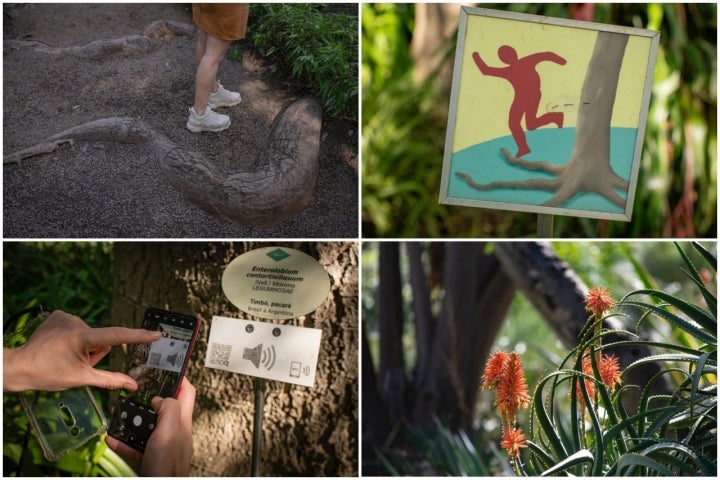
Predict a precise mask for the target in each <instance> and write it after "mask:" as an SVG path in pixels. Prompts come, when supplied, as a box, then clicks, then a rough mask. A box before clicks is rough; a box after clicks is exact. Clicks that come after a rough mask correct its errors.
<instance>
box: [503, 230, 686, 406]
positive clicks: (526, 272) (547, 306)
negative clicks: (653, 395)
mask: <svg viewBox="0 0 720 480" xmlns="http://www.w3.org/2000/svg"><path fill="white" fill-rule="evenodd" d="M495 251H496V255H497V258H498V259H499V260H500V262H501V263H502V266H503V269H504V270H505V272H507V274H508V275H509V276H510V278H511V279H512V282H513V283H514V284H515V286H517V288H518V290H520V291H521V292H522V293H523V294H524V295H525V296H526V297H527V299H528V300H529V301H530V303H532V304H533V306H534V307H535V308H536V309H537V310H538V312H540V314H541V315H542V316H543V318H544V319H545V321H546V322H547V323H548V324H549V325H550V327H551V328H552V329H553V330H554V331H555V333H556V334H557V336H558V338H559V339H560V340H561V341H562V343H563V344H564V345H565V346H566V347H568V348H572V347H574V346H576V345H577V344H578V337H579V335H580V333H581V331H582V329H583V327H584V326H585V324H586V323H587V320H588V317H589V314H588V312H587V311H586V310H585V295H586V293H587V291H588V287H587V286H586V285H585V284H584V283H583V281H582V280H581V279H580V277H578V276H577V275H576V274H575V272H573V271H572V269H571V268H570V266H569V265H568V264H567V263H565V262H564V261H562V260H561V259H559V258H558V257H557V254H556V253H555V251H554V250H553V248H552V246H551V245H550V244H548V243H542V242H499V243H497V244H496V245H495ZM604 327H605V328H608V329H615V330H619V329H625V325H623V324H622V322H620V321H619V320H618V318H617V317H610V318H607V319H605V321H604ZM621 340H629V338H628V336H627V335H624V334H613V335H608V336H606V337H604V339H603V343H610V342H616V341H621ZM610 351H611V352H612V353H614V354H616V355H617V356H618V357H619V361H620V366H621V368H624V367H626V366H627V365H629V364H631V363H632V362H634V361H636V360H638V359H640V358H644V357H647V356H649V355H650V351H649V350H648V349H647V348H646V347H640V346H630V347H615V348H613V349H612V350H608V352H610ZM659 371H660V370H659V367H658V366H657V365H655V364H646V365H643V366H640V367H637V368H633V369H632V370H630V371H629V372H627V373H626V374H625V376H624V377H623V382H624V383H626V384H631V385H639V386H641V387H642V386H644V385H645V383H646V382H647V380H648V379H649V378H651V377H652V376H653V375H654V374H655V373H658V372H659ZM655 391H656V392H657V393H670V392H671V391H672V389H671V388H670V386H669V385H667V383H666V381H665V380H664V379H662V378H661V379H660V381H658V382H656V384H655ZM637 393H639V392H638V391H637V390H629V391H628V392H627V394H626V395H625V396H624V397H623V404H624V405H625V406H626V408H627V409H628V410H629V411H635V410H636V409H637V401H638V397H636V396H635V394H637Z"/></svg>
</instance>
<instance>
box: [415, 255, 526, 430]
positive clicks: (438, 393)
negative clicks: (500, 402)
mask: <svg viewBox="0 0 720 480" xmlns="http://www.w3.org/2000/svg"><path fill="white" fill-rule="evenodd" d="M484 248H485V244H484V243H481V242H468V243H461V242H451V243H448V244H446V246H445V273H444V281H445V284H444V294H445V299H444V301H443V304H442V311H441V314H440V318H439V321H438V323H437V327H436V328H435V331H434V333H433V343H432V345H431V349H430V352H429V358H428V360H427V365H428V369H427V373H426V375H424V376H423V377H421V378H418V380H417V384H418V392H417V399H416V403H415V408H414V414H413V422H414V423H415V424H416V425H419V426H425V427H428V426H431V425H432V419H433V417H435V416H437V417H439V418H442V419H444V420H446V421H447V422H448V423H449V425H450V426H451V428H464V429H466V430H467V431H472V413H473V411H472V409H473V405H474V404H475V399H476V396H477V391H478V387H479V385H480V380H481V377H482V368H483V365H484V363H485V360H486V358H487V355H488V353H489V351H490V347H491V346H492V342H493V339H494V338H495V336H496V334H497V332H498V330H499V329H500V325H501V324H502V321H503V320H504V318H505V315H506V313H507V310H508V308H509V307H510V303H511V302H512V298H513V295H514V293H515V288H514V286H513V285H512V283H511V282H510V281H509V278H508V276H507V275H506V274H505V273H504V272H503V271H502V269H501V268H500V264H499V262H498V261H497V259H496V258H495V257H494V256H493V255H488V254H486V253H485V252H484Z"/></svg>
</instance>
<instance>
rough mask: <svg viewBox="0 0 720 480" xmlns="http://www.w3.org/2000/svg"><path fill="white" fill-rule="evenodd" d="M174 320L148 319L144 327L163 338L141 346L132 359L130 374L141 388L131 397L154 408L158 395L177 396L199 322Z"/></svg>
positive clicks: (129, 365)
mask: <svg viewBox="0 0 720 480" xmlns="http://www.w3.org/2000/svg"><path fill="white" fill-rule="evenodd" d="M174 321H175V322H176V323H172V324H171V323H167V322H163V321H162V319H160V320H159V321H158V319H155V318H151V319H149V320H148V319H147V318H146V321H145V323H144V324H143V328H147V329H148V330H159V331H161V332H162V335H163V336H162V337H161V338H160V339H159V340H157V341H155V342H152V343H147V344H144V345H137V346H136V347H135V349H134V350H133V353H132V356H131V357H130V362H129V364H128V375H130V376H131V377H133V378H134V379H135V381H137V383H138V389H137V390H136V391H135V392H133V393H131V394H129V395H127V396H128V397H130V398H134V399H135V400H136V401H137V402H138V403H141V404H143V405H150V402H151V401H152V399H153V397H154V396H155V395H159V396H161V397H174V396H175V394H176V392H177V389H178V387H179V386H180V382H181V381H182V376H183V374H184V370H185V368H184V367H185V364H186V360H187V359H188V352H189V350H190V346H191V345H192V342H193V335H194V333H195V319H194V318H192V317H189V318H181V319H177V318H176V319H174ZM185 323H187V326H185Z"/></svg>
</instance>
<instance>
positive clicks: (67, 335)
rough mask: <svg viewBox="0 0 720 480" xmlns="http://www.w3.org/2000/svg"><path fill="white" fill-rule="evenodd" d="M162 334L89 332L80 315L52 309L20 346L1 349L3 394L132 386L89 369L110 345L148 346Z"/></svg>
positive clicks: (111, 329)
mask: <svg viewBox="0 0 720 480" xmlns="http://www.w3.org/2000/svg"><path fill="white" fill-rule="evenodd" d="M161 336H162V334H161V333H160V332H153V331H150V330H145V329H141V328H137V329H136V328H123V327H106V328H91V327H90V326H88V325H87V324H86V323H85V322H84V321H82V320H81V319H80V318H79V317H76V316H74V315H70V314H68V313H65V312H63V311H60V310H56V311H54V312H53V313H52V314H50V316H49V317H48V318H47V319H45V321H43V322H42V323H41V324H40V326H39V327H38V328H37V329H36V330H35V331H34V332H33V334H32V335H31V336H30V338H29V339H28V341H27V343H25V344H24V345H22V346H20V347H18V348H13V349H8V348H6V349H4V350H3V391H6V392H22V391H25V390H48V391H58V390H66V389H68V388H73V387H80V386H86V385H89V386H94V387H101V388H111V389H114V388H124V389H126V390H131V391H134V390H136V389H137V382H136V381H135V380H134V379H133V378H131V377H130V376H128V375H125V374H124V373H120V372H108V371H106V370H98V369H95V368H93V367H94V366H95V365H96V364H97V363H98V362H99V361H100V360H101V359H102V358H103V357H104V356H105V355H107V353H108V352H109V351H110V348H111V347H112V346H115V345H122V344H129V343H148V342H154V341H155V340H158V339H159V338H160V337H161Z"/></svg>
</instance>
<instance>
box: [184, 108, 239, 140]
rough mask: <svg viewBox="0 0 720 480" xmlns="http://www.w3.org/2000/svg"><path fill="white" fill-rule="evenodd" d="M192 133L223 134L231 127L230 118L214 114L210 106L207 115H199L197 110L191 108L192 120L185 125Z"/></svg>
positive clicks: (206, 110)
mask: <svg viewBox="0 0 720 480" xmlns="http://www.w3.org/2000/svg"><path fill="white" fill-rule="evenodd" d="M185 126H186V127H187V129H188V130H190V131H191V132H195V133H197V132H221V131H223V130H225V129H226V128H228V127H229V126H230V117H228V116H227V115H223V114H221V113H217V112H214V111H213V109H212V108H211V107H210V105H208V106H207V107H205V114H204V115H203V116H200V115H198V114H197V113H196V112H195V108H193V107H190V118H188V121H187V125H185Z"/></svg>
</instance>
